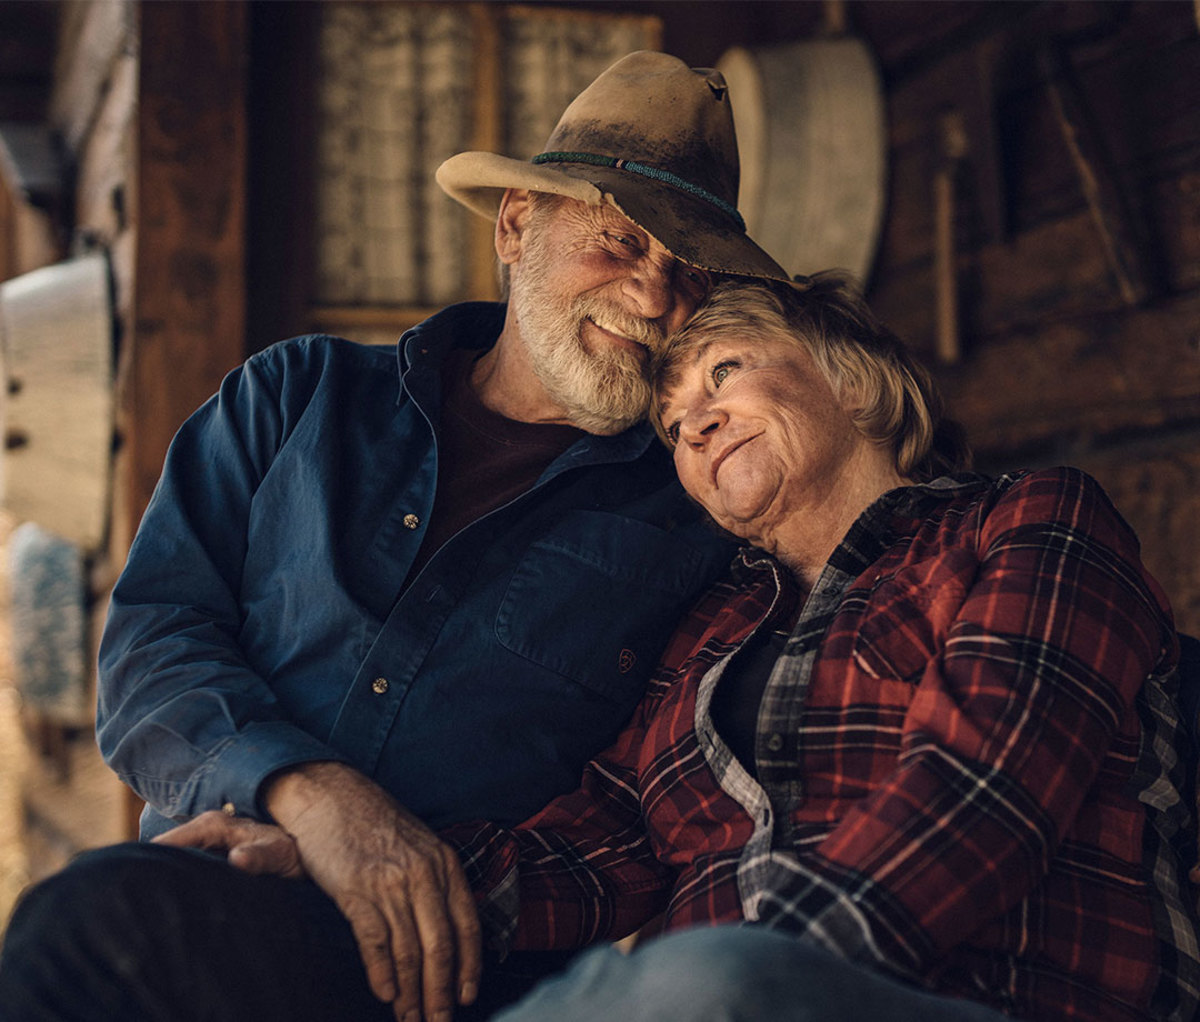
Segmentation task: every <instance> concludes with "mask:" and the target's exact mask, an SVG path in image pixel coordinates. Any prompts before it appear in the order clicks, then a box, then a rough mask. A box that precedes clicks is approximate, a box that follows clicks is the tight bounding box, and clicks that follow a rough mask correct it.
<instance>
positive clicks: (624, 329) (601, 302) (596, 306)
mask: <svg viewBox="0 0 1200 1022" xmlns="http://www.w3.org/2000/svg"><path fill="white" fill-rule="evenodd" d="M572 311H573V312H574V313H575V315H577V316H579V317H581V318H587V319H590V320H593V321H594V322H595V323H596V325H597V326H601V327H603V328H604V329H605V330H611V331H612V332H613V333H618V334H621V335H622V336H623V337H628V338H629V339H630V340H632V341H636V342H637V343H638V344H640V345H642V347H644V348H649V349H650V350H651V351H652V352H654V351H658V350H659V349H660V348H661V347H662V345H663V342H664V341H665V340H666V331H664V330H663V328H662V327H660V326H659V325H658V324H657V323H653V322H651V321H650V320H648V319H642V318H641V317H640V316H634V315H631V314H630V313H629V312H627V311H626V310H625V309H623V308H622V307H621V306H620V305H618V304H616V303H615V302H610V301H608V300H607V299H604V298H599V297H597V296H596V295H583V296H581V297H580V298H578V299H576V301H575V305H574V308H573V309H572Z"/></svg>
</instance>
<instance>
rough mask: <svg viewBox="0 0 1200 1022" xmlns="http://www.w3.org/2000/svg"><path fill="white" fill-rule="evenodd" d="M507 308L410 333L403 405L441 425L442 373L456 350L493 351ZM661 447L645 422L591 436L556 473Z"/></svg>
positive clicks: (427, 324)
mask: <svg viewBox="0 0 1200 1022" xmlns="http://www.w3.org/2000/svg"><path fill="white" fill-rule="evenodd" d="M506 308H507V307H506V306H505V305H504V304H503V303H500V302H461V303H459V304H457V305H450V306H447V307H446V308H445V309H442V310H441V311H440V312H437V313H435V314H434V315H432V316H430V317H429V318H428V319H426V320H424V321H423V322H421V323H418V324H417V325H416V326H415V327H412V328H411V329H410V330H406V331H405V332H404V334H403V336H401V338H400V341H399V343H398V344H397V346H396V349H397V350H396V357H397V360H398V363H399V367H400V389H399V392H398V393H397V395H396V401H397V403H398V404H399V403H401V402H403V401H404V400H405V396H406V394H407V396H408V397H410V398H411V399H412V400H413V401H415V402H416V403H417V405H418V406H419V407H420V408H421V409H422V411H423V412H424V413H425V414H426V416H427V417H428V418H429V420H430V421H431V422H434V421H436V420H437V417H438V415H439V413H440V410H441V401H442V394H441V369H442V364H443V362H444V361H445V359H446V357H447V354H448V353H449V352H450V351H451V350H453V349H455V348H476V349H479V350H481V351H482V350H485V349H487V348H490V347H491V346H492V345H493V344H495V343H496V338H498V337H499V336H500V331H501V329H502V328H503V327H504V314H505V310H506ZM655 443H657V440H656V438H655V435H654V429H653V427H652V426H651V425H650V424H649V423H648V422H639V423H638V424H637V425H635V426H633V427H631V428H630V429H627V430H625V431H624V432H622V433H618V434H616V435H615V436H595V435H593V434H589V435H587V436H585V437H581V438H580V439H579V440H578V441H576V443H575V444H574V445H573V446H572V447H571V448H570V450H568V451H567V452H566V453H565V454H564V455H563V456H562V457H561V458H559V459H558V460H556V461H555V462H554V464H553V465H552V466H551V470H552V471H553V474H557V473H558V472H560V471H562V470H564V469H567V468H579V467H582V466H584V465H591V464H598V463H611V462H624V461H636V460H637V459H638V458H640V457H641V456H642V455H643V454H645V453H646V451H647V449H648V448H649V447H650V446H651V445H652V444H655ZM548 471H550V470H548ZM672 471H673V470H672Z"/></svg>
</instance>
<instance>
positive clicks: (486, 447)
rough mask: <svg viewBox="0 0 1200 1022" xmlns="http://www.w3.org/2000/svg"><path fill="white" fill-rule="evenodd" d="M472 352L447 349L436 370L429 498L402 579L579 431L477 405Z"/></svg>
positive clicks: (512, 492)
mask: <svg viewBox="0 0 1200 1022" xmlns="http://www.w3.org/2000/svg"><path fill="white" fill-rule="evenodd" d="M478 355H479V352H477V351H473V350H469V349H458V350H456V351H453V352H451V354H450V357H449V358H448V359H447V360H446V364H445V366H444V367H443V370H442V387H443V394H444V397H443V401H442V418H441V422H440V423H438V427H437V438H438V470H437V474H438V478H437V496H436V497H435V498H434V502H433V513H432V515H431V517H430V522H429V529H428V531H427V532H426V533H425V539H424V541H423V542H422V544H421V549H420V551H419V552H418V553H417V559H416V561H414V562H413V566H412V568H411V570H410V571H409V574H408V578H409V581H411V580H412V579H414V578H416V576H417V574H418V573H419V572H420V570H421V568H422V567H423V566H424V565H425V562H426V561H428V560H429V558H430V557H432V556H433V555H434V554H435V553H436V552H437V551H438V549H439V548H440V547H441V545H442V544H443V543H445V542H446V540H448V539H449V538H450V537H451V536H453V535H454V534H455V533H456V532H458V531H459V530H460V529H462V528H464V527H465V526H467V525H470V524H471V522H473V521H475V519H476V518H481V517H482V516H483V515H485V514H487V513H488V512H489V511H492V510H495V509H496V508H498V507H501V506H503V505H504V504H507V503H508V502H509V501H510V500H513V499H515V498H516V497H519V496H520V495H521V494H522V493H524V492H525V491H526V490H528V489H529V488H530V487H531V486H532V485H533V484H534V483H535V482H536V481H537V479H538V477H539V476H540V475H541V474H542V472H543V471H545V469H546V467H547V466H548V465H549V464H550V463H551V462H552V461H553V460H554V459H555V458H557V457H558V456H559V455H560V454H562V453H563V451H565V450H566V449H567V448H568V447H570V446H571V445H572V444H573V443H574V442H575V441H576V440H578V439H579V438H580V437H581V436H583V435H584V432H583V430H581V429H577V428H576V427H574V426H559V425H552V424H545V423H535V422H518V421H516V420H515V419H507V418H505V417H504V416H503V415H499V414H497V413H496V412H493V411H491V410H489V409H488V408H485V407H484V405H483V403H482V402H481V401H480V400H479V397H478V395H477V394H476V393H475V391H474V390H473V389H472V387H471V383H470V379H471V369H472V367H473V366H474V364H475V359H476V357H477V356H478Z"/></svg>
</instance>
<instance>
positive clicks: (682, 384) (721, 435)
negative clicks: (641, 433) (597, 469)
mask: <svg viewBox="0 0 1200 1022" xmlns="http://www.w3.org/2000/svg"><path fill="white" fill-rule="evenodd" d="M681 368H682V372H681V375H680V377H679V380H678V382H677V383H676V384H675V385H674V386H672V387H670V388H667V389H664V390H663V391H662V393H660V394H659V395H658V407H659V410H660V412H661V418H662V424H663V428H664V429H665V430H666V432H667V436H668V437H669V438H670V439H671V440H672V441H673V442H674V444H675V469H676V471H677V472H678V473H679V479H680V482H681V483H682V484H683V486H684V489H686V490H687V491H688V493H690V494H691V495H692V496H693V497H694V498H695V499H696V500H697V501H699V502H700V503H701V504H702V505H703V506H704V508H705V509H706V510H707V511H708V513H709V514H710V515H712V517H713V518H714V519H715V520H716V521H717V523H718V524H719V525H721V526H722V527H723V528H725V529H727V530H729V531H730V532H732V533H734V534H735V535H737V536H740V537H742V538H743V539H747V540H749V541H751V542H757V544H758V545H767V546H769V544H765V543H762V542H759V541H760V540H762V538H763V537H765V536H771V535H772V534H774V533H775V532H776V531H777V529H778V526H779V525H780V524H781V522H782V521H783V520H784V518H785V517H786V516H788V515H792V514H796V513H804V512H806V511H811V510H813V509H818V508H821V507H825V506H829V505H828V502H829V501H831V500H832V501H834V502H836V501H837V499H838V494H839V489H838V488H839V487H840V486H841V484H842V482H843V480H844V476H845V475H846V473H847V472H848V471H849V470H850V466H851V462H852V460H853V456H854V454H855V453H856V452H857V451H858V450H859V449H860V448H861V447H862V446H863V445H864V444H865V439H864V437H863V436H862V434H861V433H860V432H859V431H858V429H857V428H856V427H855V425H854V423H853V421H852V419H851V418H850V414H849V412H848V411H847V410H846V408H844V407H843V404H842V402H841V401H840V400H839V398H838V396H837V395H836V394H835V393H834V392H833V389H832V388H831V387H830V385H829V383H828V382H827V381H826V379H825V377H824V375H822V373H821V372H820V370H819V369H818V368H817V367H816V365H815V363H814V362H813V360H812V357H811V356H810V355H809V354H808V351H807V350H806V349H805V348H804V347H803V346H802V345H801V344H799V343H798V342H794V341H791V340H788V339H785V338H781V337H772V336H762V335H759V336H745V337H743V336H738V335H727V336H719V337H717V338H716V339H714V340H712V341H711V342H710V343H708V344H707V346H704V347H702V348H700V349H699V350H698V352H693V353H689V354H688V355H687V356H685V359H684V363H683V365H682V367H681Z"/></svg>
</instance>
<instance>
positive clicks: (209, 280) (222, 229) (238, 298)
mask: <svg viewBox="0 0 1200 1022" xmlns="http://www.w3.org/2000/svg"><path fill="white" fill-rule="evenodd" d="M140 15H141V33H140V36H141V76H140V82H139V87H138V106H139V118H138V122H139V124H138V161H137V162H138V190H137V195H138V201H137V209H136V214H135V215H136V224H135V227H136V230H137V260H136V265H137V270H136V281H137V285H136V294H135V298H134V316H133V329H132V337H131V338H129V345H128V350H127V351H125V352H124V353H123V355H124V359H125V360H126V364H125V365H124V366H123V372H124V373H125V374H126V378H127V380H128V381H129V388H128V391H127V393H126V394H125V395H124V398H125V400H124V404H125V408H124V412H125V414H124V415H123V416H122V420H123V422H124V424H125V434H126V435H125V436H124V438H123V439H124V443H125V445H126V447H127V451H128V455H129V460H130V480H129V484H130V486H131V488H132V492H131V500H130V504H129V512H128V513H129V514H130V515H131V516H133V518H134V519H135V520H136V519H138V518H140V517H141V514H142V512H143V510H144V509H145V506H146V503H147V501H148V500H149V499H150V494H151V492H152V490H153V488H154V485H155V483H156V482H157V480H158V476H159V473H160V471H161V469H162V462H163V456H164V455H165V453H166V450H167V446H168V444H169V443H170V440H171V437H172V436H173V435H174V433H175V430H176V429H177V428H178V427H179V425H180V423H181V422H182V421H183V420H184V419H185V418H186V417H187V416H188V415H189V414H190V413H191V412H192V411H194V410H195V409H196V408H197V407H198V406H199V405H200V404H201V403H202V402H203V401H204V399H205V398H206V397H208V395H209V394H211V393H212V392H213V391H214V390H215V389H216V387H217V385H218V384H219V383H220V381H221V377H222V376H223V375H224V374H225V373H226V372H227V371H228V370H229V369H230V368H232V367H233V366H235V365H236V364H238V363H239V362H240V361H241V360H242V358H243V356H244V352H245V251H244V249H245V178H246V109H245V100H246V95H245V92H246V89H245V81H246V68H245V55H246V42H247V39H246V5H244V4H242V3H232V2H225V0H216V2H212V3H187V2H184V3H176V2H170V0H156V2H154V3H143V4H141V5H140Z"/></svg>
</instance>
